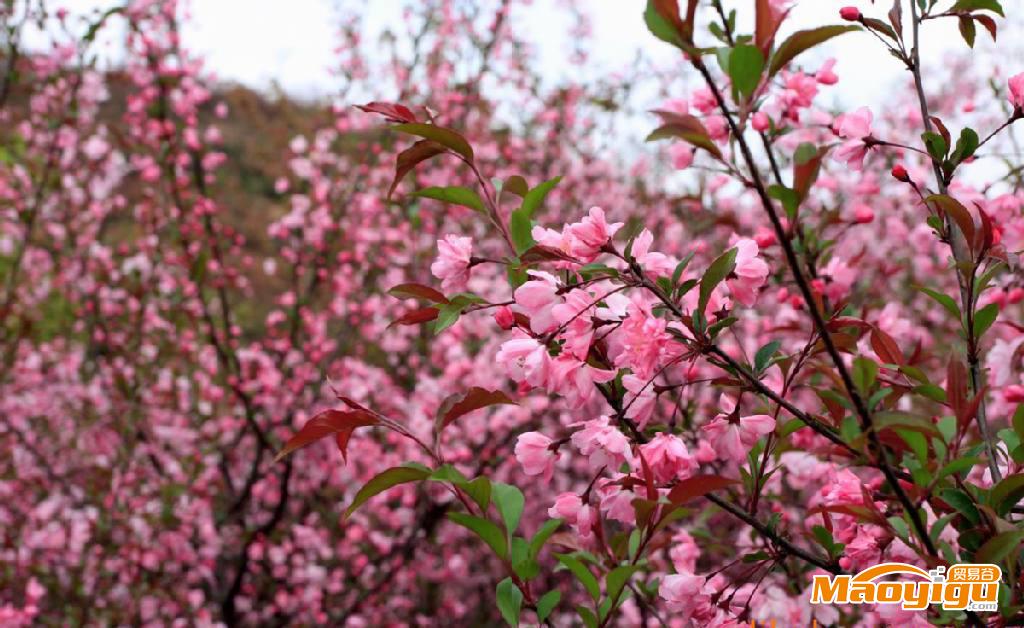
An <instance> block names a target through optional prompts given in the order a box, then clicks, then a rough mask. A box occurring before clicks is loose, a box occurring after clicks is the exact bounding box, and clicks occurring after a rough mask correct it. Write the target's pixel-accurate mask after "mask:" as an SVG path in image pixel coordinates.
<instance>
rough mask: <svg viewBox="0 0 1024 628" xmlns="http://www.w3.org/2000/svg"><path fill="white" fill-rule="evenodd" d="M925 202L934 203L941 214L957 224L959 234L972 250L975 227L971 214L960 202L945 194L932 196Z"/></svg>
mask: <svg viewBox="0 0 1024 628" xmlns="http://www.w3.org/2000/svg"><path fill="white" fill-rule="evenodd" d="M927 200H928V201H931V202H932V203H934V204H935V206H936V207H938V208H939V210H940V211H941V212H942V213H943V214H945V215H946V216H949V217H950V218H951V219H952V220H953V221H954V222H955V223H956V224H957V226H958V227H959V228H960V231H961V233H963V234H964V239H965V240H966V241H967V245H968V246H969V247H971V248H972V249H973V248H974V230H975V227H974V218H973V217H972V216H971V212H969V211H968V210H967V208H966V207H964V206H963V205H962V204H961V203H960V201H958V200H956V199H955V198H953V197H952V196H947V195H945V194H933V195H932V196H929V197H928V199H927Z"/></svg>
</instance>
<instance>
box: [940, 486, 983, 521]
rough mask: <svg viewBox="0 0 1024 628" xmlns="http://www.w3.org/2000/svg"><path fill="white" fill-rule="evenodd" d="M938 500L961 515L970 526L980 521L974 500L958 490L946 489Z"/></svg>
mask: <svg viewBox="0 0 1024 628" xmlns="http://www.w3.org/2000/svg"><path fill="white" fill-rule="evenodd" d="M939 498H940V499H942V501H944V502H946V503H947V504H949V505H950V506H952V507H953V509H954V510H956V511H957V512H959V513H960V514H961V515H963V516H964V519H967V521H969V522H971V524H973V525H978V523H979V522H980V521H981V514H980V513H979V512H978V507H977V506H975V505H974V500H972V499H971V498H970V496H969V495H968V494H967V493H965V492H963V491H961V490H960V489H955V488H949V489H946V490H944V491H942V492H941V493H939Z"/></svg>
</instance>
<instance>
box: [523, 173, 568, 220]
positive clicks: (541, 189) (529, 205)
mask: <svg viewBox="0 0 1024 628" xmlns="http://www.w3.org/2000/svg"><path fill="white" fill-rule="evenodd" d="M561 180H562V177H555V178H554V179H550V180H548V181H545V182H544V183H541V184H540V185H538V186H537V187H535V188H533V189H532V190H530V191H529V192H527V193H526V195H525V196H524V197H523V206H522V207H520V208H519V211H522V212H523V213H524V214H526V216H527V218H533V214H534V213H536V211H537V208H538V207H540V206H541V205H542V204H543V203H544V199H545V198H547V195H548V193H549V192H551V190H553V189H555V186H556V185H558V182H559V181H561Z"/></svg>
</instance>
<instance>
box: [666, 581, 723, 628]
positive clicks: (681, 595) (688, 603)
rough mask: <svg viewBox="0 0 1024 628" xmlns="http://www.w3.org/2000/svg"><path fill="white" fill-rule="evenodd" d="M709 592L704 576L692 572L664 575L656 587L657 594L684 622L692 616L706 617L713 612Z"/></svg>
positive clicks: (676, 616)
mask: <svg viewBox="0 0 1024 628" xmlns="http://www.w3.org/2000/svg"><path fill="white" fill-rule="evenodd" d="M711 593H712V591H711V589H710V588H709V587H708V586H707V584H706V581H705V578H704V577H703V576H698V575H695V574H692V573H681V574H671V575H668V576H665V577H664V578H663V579H662V581H661V585H660V586H659V587H658V595H660V596H661V598H662V599H663V600H665V602H666V605H667V606H668V608H669V610H671V611H672V612H673V613H674V614H675V618H676V619H679V620H680V621H681V622H683V623H684V624H685V623H686V622H688V621H690V619H691V618H692V617H694V616H697V617H706V616H707V615H709V614H711V613H713V608H712V605H711Z"/></svg>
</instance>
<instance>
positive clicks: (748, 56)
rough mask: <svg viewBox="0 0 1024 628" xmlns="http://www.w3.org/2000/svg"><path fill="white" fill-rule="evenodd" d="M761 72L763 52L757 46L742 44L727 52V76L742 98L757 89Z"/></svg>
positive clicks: (745, 97)
mask: <svg viewBox="0 0 1024 628" xmlns="http://www.w3.org/2000/svg"><path fill="white" fill-rule="evenodd" d="M762 72H764V54H762V52H761V51H760V50H759V49H758V48H757V46H751V45H749V44H742V45H739V46H736V47H735V48H733V49H732V52H731V53H730V54H729V78H731V79H732V86H733V87H734V88H736V90H737V91H738V92H739V93H740V95H741V96H743V98H744V99H749V98H750V96H751V94H753V93H754V90H756V89H757V86H758V84H759V83H760V82H761V74H762Z"/></svg>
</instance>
